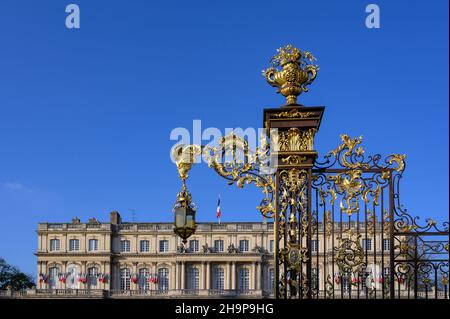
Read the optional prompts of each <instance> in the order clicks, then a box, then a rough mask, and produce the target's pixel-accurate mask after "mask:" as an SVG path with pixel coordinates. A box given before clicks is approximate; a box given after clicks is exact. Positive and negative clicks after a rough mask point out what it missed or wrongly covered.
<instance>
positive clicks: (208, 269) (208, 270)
mask: <svg viewBox="0 0 450 319" xmlns="http://www.w3.org/2000/svg"><path fill="white" fill-rule="evenodd" d="M210 288H211V263H210V262H209V261H208V262H206V289H207V290H209V289H210Z"/></svg>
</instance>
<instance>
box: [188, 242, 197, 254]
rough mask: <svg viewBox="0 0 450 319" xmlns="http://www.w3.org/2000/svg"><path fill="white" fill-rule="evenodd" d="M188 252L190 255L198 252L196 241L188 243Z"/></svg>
mask: <svg viewBox="0 0 450 319" xmlns="http://www.w3.org/2000/svg"><path fill="white" fill-rule="evenodd" d="M189 251H190V252H191V253H195V252H198V240H190V241H189Z"/></svg>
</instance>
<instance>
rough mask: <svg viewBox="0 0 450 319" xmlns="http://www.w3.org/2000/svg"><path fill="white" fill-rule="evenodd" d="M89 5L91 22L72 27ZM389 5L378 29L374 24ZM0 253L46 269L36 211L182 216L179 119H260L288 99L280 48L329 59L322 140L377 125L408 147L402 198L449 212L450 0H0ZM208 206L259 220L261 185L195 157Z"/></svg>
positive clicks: (325, 146) (394, 147) (371, 141)
mask: <svg viewBox="0 0 450 319" xmlns="http://www.w3.org/2000/svg"><path fill="white" fill-rule="evenodd" d="M71 2H74V3H77V4H78V5H79V6H80V9H81V29H79V30H68V29H67V28H66V27H65V17H66V13H65V6H66V5H67V4H69V3H71ZM369 3H377V4H378V5H379V6H380V9H381V29H370V30H369V29H367V28H366V27H365V24H364V21H365V17H366V13H365V6H366V5H367V4H369ZM0 39H1V44H0V227H1V231H0V256H3V257H4V258H6V259H7V260H8V261H9V262H11V263H13V264H16V265H18V266H19V267H20V268H22V269H23V270H25V271H27V272H30V273H33V274H34V273H35V269H36V261H35V257H34V256H33V252H35V251H36V248H37V237H36V233H35V230H36V228H37V223H38V222H43V221H49V222H59V221H62V222H64V221H70V219H71V218H73V217H75V216H78V217H79V218H81V219H82V220H83V221H86V220H87V219H88V218H89V217H93V216H95V217H97V218H99V219H101V220H108V214H107V212H109V211H111V210H119V211H120V212H121V213H122V215H123V217H124V219H125V220H128V221H130V220H131V212H130V211H129V209H130V208H132V209H136V214H137V220H138V221H171V220H172V213H171V206H172V204H173V202H174V199H175V195H176V193H177V192H178V190H179V187H180V183H179V180H178V177H177V172H176V169H175V166H174V165H173V164H172V162H171V161H170V159H169V150H170V148H171V146H172V144H173V142H172V141H170V140H169V134H170V131H171V130H172V129H173V128H175V127H178V126H181V127H186V128H190V127H191V126H192V120H193V119H200V120H202V124H203V126H204V127H208V126H212V127H217V128H220V129H225V128H226V127H243V128H247V127H260V126H261V125H262V123H261V122H262V110H263V108H265V107H277V106H279V105H281V104H282V102H283V99H282V97H281V96H279V95H277V94H275V92H274V91H275V90H274V89H273V88H271V87H269V86H268V85H267V84H266V83H265V80H264V79H263V77H262V76H261V74H260V73H261V70H262V69H264V68H266V67H267V66H268V61H269V59H270V57H272V56H273V54H274V53H275V49H276V48H278V47H280V46H282V45H285V44H287V43H292V44H294V45H296V46H298V47H300V48H301V49H305V50H310V51H311V52H313V53H314V55H315V56H316V57H317V58H318V63H319V65H320V67H321V70H320V73H319V75H318V78H317V79H316V81H315V82H314V83H313V85H312V86H311V90H310V92H309V93H307V94H305V95H304V96H302V97H301V98H300V102H302V103H303V104H305V105H325V106H326V107H327V109H326V113H325V117H324V119H323V122H322V126H321V129H320V132H319V134H318V135H317V139H316V140H317V143H316V146H317V148H318V150H319V151H320V152H321V154H324V153H325V152H327V151H328V150H330V149H332V148H334V147H335V146H336V145H337V144H338V143H339V134H341V133H348V134H350V135H353V136H359V135H361V134H362V135H363V136H364V146H365V149H366V153H382V154H386V155H387V154H390V153H402V154H403V153H404V154H407V170H406V173H405V177H404V178H403V183H402V201H403V203H404V204H405V206H406V207H408V208H409V211H410V212H411V213H412V214H414V215H421V216H434V217H436V218H438V219H448V211H449V210H448V201H449V198H448V184H449V181H448V173H449V172H448V166H449V165H448V164H449V162H448V161H449V160H448V130H449V125H448V98H449V96H448V85H449V83H448V82H449V81H448V67H449V65H448V53H449V52H448V1H447V0H443V1H437V0H436V1H432V2H430V1H411V0H409V1H398V0H397V1H379V0H378V1H298V0H297V1H283V2H282V3H277V2H275V1H254V2H250V1H231V0H227V1H179V2H178V3H175V2H169V1H92V0H89V1H88V0H78V1H69V0H68V1H63V0H58V1H56V0H55V1H43V0H40V1H35V0H29V1H23V0H11V1H9V0H8V1H7V0H2V1H1V2H0ZM189 188H190V190H191V192H192V194H193V196H194V200H195V201H196V202H197V204H198V206H199V213H198V219H199V220H201V221H209V220H215V213H214V212H215V209H216V202H217V197H218V194H219V193H220V194H221V197H222V212H223V220H224V221H241V220H242V221H244V220H261V217H260V215H259V212H258V211H257V210H256V209H255V206H256V205H257V204H258V203H259V200H260V198H261V197H260V193H259V190H257V189H254V188H252V187H249V188H248V190H246V191H243V190H240V189H237V188H236V187H235V186H227V184H226V182H225V181H224V180H223V179H222V178H220V177H218V176H216V175H215V174H214V173H213V172H212V171H211V170H209V169H207V168H206V167H205V165H202V166H199V167H196V168H195V169H194V170H193V171H192V172H191V176H190V180H189Z"/></svg>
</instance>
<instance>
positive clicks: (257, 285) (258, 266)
mask: <svg viewBox="0 0 450 319" xmlns="http://www.w3.org/2000/svg"><path fill="white" fill-rule="evenodd" d="M261 287H262V284H261V263H260V262H256V282H255V289H256V290H261Z"/></svg>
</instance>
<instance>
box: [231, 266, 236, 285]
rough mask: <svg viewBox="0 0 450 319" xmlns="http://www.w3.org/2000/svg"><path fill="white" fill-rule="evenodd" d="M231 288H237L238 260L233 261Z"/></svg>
mask: <svg viewBox="0 0 450 319" xmlns="http://www.w3.org/2000/svg"><path fill="white" fill-rule="evenodd" d="M231 289H233V290H234V289H236V262H234V261H232V262H231Z"/></svg>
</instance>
